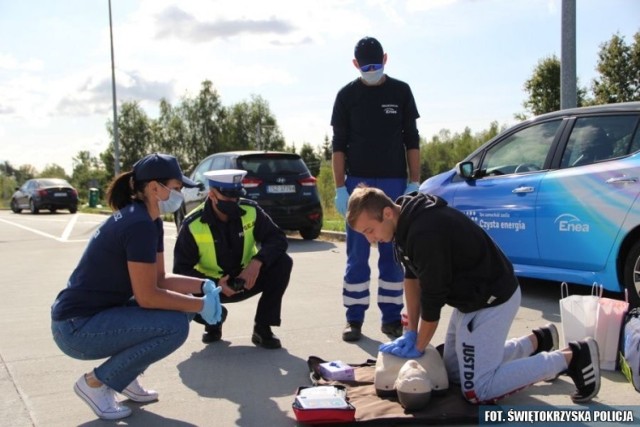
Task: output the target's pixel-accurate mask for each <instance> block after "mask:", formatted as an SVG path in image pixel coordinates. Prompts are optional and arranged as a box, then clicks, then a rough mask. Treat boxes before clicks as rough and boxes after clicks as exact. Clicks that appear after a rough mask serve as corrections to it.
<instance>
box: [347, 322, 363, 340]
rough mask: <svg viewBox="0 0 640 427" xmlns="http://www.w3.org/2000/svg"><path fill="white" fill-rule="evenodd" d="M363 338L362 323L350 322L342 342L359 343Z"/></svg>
mask: <svg viewBox="0 0 640 427" xmlns="http://www.w3.org/2000/svg"><path fill="white" fill-rule="evenodd" d="M360 337H362V322H349V323H347V326H346V327H345V328H344V330H343V331H342V340H343V341H347V342H354V341H358V340H359V339H360Z"/></svg>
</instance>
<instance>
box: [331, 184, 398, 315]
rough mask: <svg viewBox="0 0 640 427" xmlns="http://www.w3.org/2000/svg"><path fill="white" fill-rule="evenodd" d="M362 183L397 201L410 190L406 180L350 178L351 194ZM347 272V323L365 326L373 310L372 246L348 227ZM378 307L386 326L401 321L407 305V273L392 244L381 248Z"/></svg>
mask: <svg viewBox="0 0 640 427" xmlns="http://www.w3.org/2000/svg"><path fill="white" fill-rule="evenodd" d="M360 183H365V184H367V185H368V186H369V187H376V188H379V189H381V190H382V191H384V192H385V194H386V195H388V196H389V197H390V198H391V199H393V200H395V199H397V198H398V197H400V196H401V195H402V194H404V191H405V189H406V188H407V180H406V179H405V178H358V177H351V176H348V177H347V179H346V181H345V186H346V187H347V191H348V192H349V194H351V192H352V191H353V189H354V188H355V187H356V186H357V185H358V184H360ZM346 230H347V269H346V272H345V275H344V282H343V289H342V299H343V304H344V306H345V307H346V309H347V322H363V321H364V315H365V311H366V310H367V309H368V308H369V295H370V294H369V283H370V279H371V268H370V267H369V255H370V252H371V244H370V243H369V242H368V241H367V239H366V238H365V237H364V236H363V235H362V234H360V233H358V232H356V231H354V230H353V229H351V227H349V225H347V227H346ZM378 252H379V258H378V271H379V273H380V275H379V280H378V301H377V302H378V307H379V308H380V311H381V312H382V323H383V324H384V323H391V322H396V321H399V320H400V312H401V310H402V308H403V306H404V304H403V289H402V286H403V282H404V270H403V268H402V266H401V264H400V263H399V261H397V260H396V259H395V257H394V254H393V245H392V244H391V243H379V244H378Z"/></svg>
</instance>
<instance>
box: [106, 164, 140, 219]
mask: <svg viewBox="0 0 640 427" xmlns="http://www.w3.org/2000/svg"><path fill="white" fill-rule="evenodd" d="M134 196H135V190H134V187H133V171H129V172H123V173H121V174H120V175H118V176H117V177H115V178H114V179H113V181H111V184H109V188H108V189H107V203H108V204H109V206H110V207H111V209H113V210H114V211H117V210H120V209H122V208H124V207H125V206H127V205H129V204H131V203H132V202H133V199H134Z"/></svg>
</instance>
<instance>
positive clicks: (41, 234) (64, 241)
mask: <svg viewBox="0 0 640 427" xmlns="http://www.w3.org/2000/svg"><path fill="white" fill-rule="evenodd" d="M74 217H75V215H74ZM0 222H4V223H5V224H9V225H13V226H14V227H18V228H22V229H23V230H27V231H30V232H32V233H35V234H39V235H40V236H43V237H47V238H49V239H53V240H56V241H58V242H62V243H77V242H86V241H87V240H88V239H81V240H77V239H76V240H67V238H68V237H69V236H68V235H67V236H65V237H64V238H61V237H56V236H54V235H52V234H49V233H45V232H43V231H40V230H36V229H35V228H31V227H27V226H24V225H22V224H18V223H17V222H13V221H7V220H6V219H2V218H0ZM74 224H75V222H74ZM68 227H69V225H67V228H68ZM66 231H67V230H66V229H65V232H66ZM63 236H64V233H63Z"/></svg>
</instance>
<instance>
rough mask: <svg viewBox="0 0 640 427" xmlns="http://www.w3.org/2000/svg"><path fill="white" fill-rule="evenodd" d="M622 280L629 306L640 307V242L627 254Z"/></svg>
mask: <svg viewBox="0 0 640 427" xmlns="http://www.w3.org/2000/svg"><path fill="white" fill-rule="evenodd" d="M623 280H624V287H625V289H626V290H627V293H628V294H629V305H630V306H631V307H638V306H640V241H638V242H636V243H635V244H634V245H633V247H632V248H631V250H630V251H629V253H628V254H627V259H626V260H625V262H624V276H623Z"/></svg>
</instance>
